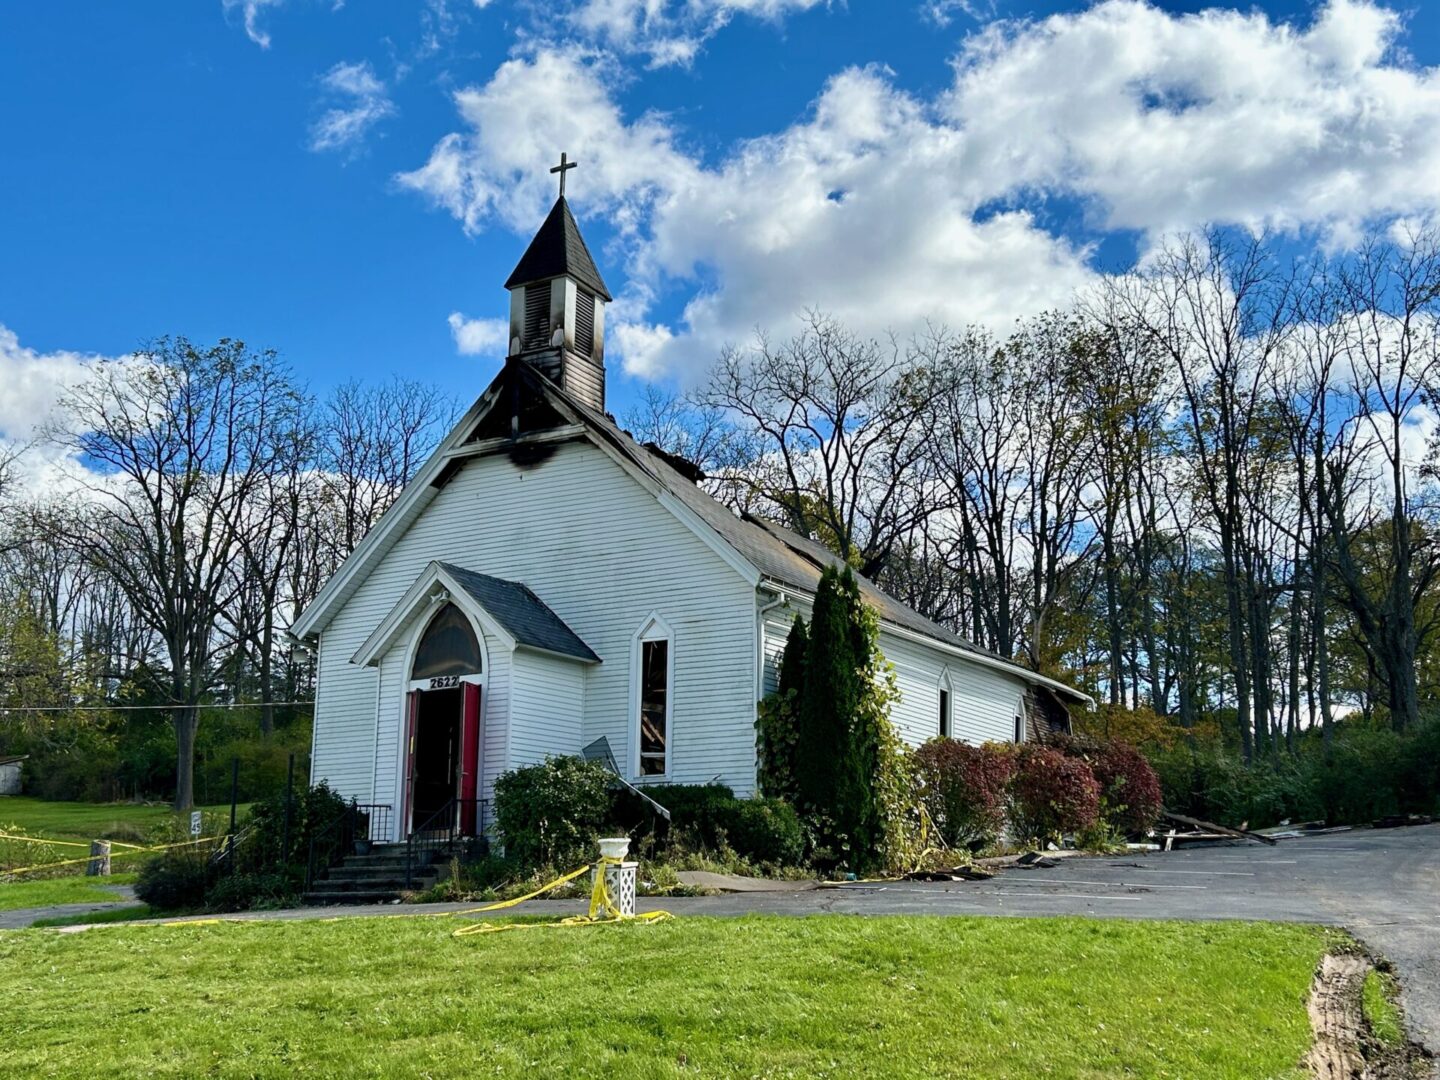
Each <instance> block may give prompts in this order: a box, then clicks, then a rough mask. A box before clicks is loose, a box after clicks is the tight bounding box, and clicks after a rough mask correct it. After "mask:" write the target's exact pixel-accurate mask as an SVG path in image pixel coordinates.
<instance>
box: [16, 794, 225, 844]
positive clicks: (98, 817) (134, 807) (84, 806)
mask: <svg viewBox="0 0 1440 1080" xmlns="http://www.w3.org/2000/svg"><path fill="white" fill-rule="evenodd" d="M200 809H203V810H204V811H205V814H206V825H207V826H208V825H210V823H211V816H212V815H215V817H214V820H215V821H216V822H221V821H222V818H221V817H220V815H222V814H223V815H224V816H223V823H228V822H229V820H230V819H229V815H230V805H229V804H228V803H227V804H226V805H225V806H223V807H221V806H207V807H203V808H200ZM245 810H246V807H245V806H241V807H240V808H239V815H240V817H242V818H243V817H244V816H245ZM189 820H190V816H189V815H188V814H179V815H177V814H176V813H175V811H174V810H172V809H170V807H168V806H164V805H160V806H142V805H139V804H136V803H82V802H49V801H47V800H45V799H32V798H29V797H28V796H24V795H8V796H5V797H4V798H0V826H6V825H18V826H19V827H20V828H21V829H22V830H24V831H25V832H26V833H28V834H30V835H32V836H48V837H51V838H53V839H56V840H97V839H103V838H105V837H106V836H109V835H111V834H123V835H127V836H145V835H146V834H148V833H149V832H150V831H151V830H152V829H154V828H155V827H156V826H158V825H161V824H163V823H166V822H169V821H179V822H183V823H184V824H187V825H188V823H189Z"/></svg>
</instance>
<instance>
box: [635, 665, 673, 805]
mask: <svg viewBox="0 0 1440 1080" xmlns="http://www.w3.org/2000/svg"><path fill="white" fill-rule="evenodd" d="M669 734H670V642H669V641H667V640H665V639H663V638H661V639H659V640H653V641H642V642H641V643H640V775H641V776H664V775H665V771H666V768H665V765H666V756H665V755H666V746H667V743H668V738H669Z"/></svg>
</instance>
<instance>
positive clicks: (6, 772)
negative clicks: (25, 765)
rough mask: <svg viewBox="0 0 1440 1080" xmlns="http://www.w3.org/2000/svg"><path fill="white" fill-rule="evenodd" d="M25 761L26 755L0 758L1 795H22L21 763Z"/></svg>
mask: <svg viewBox="0 0 1440 1080" xmlns="http://www.w3.org/2000/svg"><path fill="white" fill-rule="evenodd" d="M24 760H25V755H23V754H22V755H20V756H19V757H15V756H11V757H4V756H0V795H19V794H20V763H21V762H22V761H24Z"/></svg>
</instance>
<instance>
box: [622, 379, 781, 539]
mask: <svg viewBox="0 0 1440 1080" xmlns="http://www.w3.org/2000/svg"><path fill="white" fill-rule="evenodd" d="M624 424H625V426H626V427H627V428H628V429H629V430H630V432H631V434H632V435H633V436H634V438H635V439H636V440H638V441H639V442H642V443H645V444H648V445H650V446H653V447H655V448H656V449H658V450H660V451H662V452H664V453H666V454H669V455H672V456H674V457H678V458H682V459H684V460H685V461H688V462H690V463H691V464H693V465H694V466H695V467H696V468H698V469H699V470H700V471H701V472H702V473H704V475H705V485H706V487H707V488H708V489H709V491H710V493H711V494H712V495H714V496H715V497H716V498H717V499H719V500H720V501H721V502H723V503H725V504H726V505H727V506H729V507H730V508H731V509H732V510H734V511H736V512H737V513H742V512H747V511H752V510H756V509H757V505H756V504H757V502H758V501H759V500H758V497H757V495H756V491H755V487H754V485H753V484H751V483H750V481H749V478H750V477H751V476H752V475H753V474H754V470H755V468H756V463H757V458H758V457H759V454H760V447H759V440H758V439H757V438H756V436H755V434H754V433H753V432H752V431H749V430H747V429H744V428H741V427H738V426H736V425H735V424H734V423H732V422H731V420H730V418H729V417H728V416H727V415H726V413H725V411H724V410H723V409H720V408H718V407H716V406H715V405H707V404H705V403H703V402H698V401H695V400H692V399H691V398H689V397H685V396H682V395H679V394H674V393H669V392H667V391H665V390H663V389H661V388H660V387H657V386H654V385H647V386H646V387H645V389H644V390H643V391H642V392H641V395H640V401H639V402H638V403H637V404H636V405H634V406H632V407H631V409H630V410H629V411H628V412H627V413H626V414H625V417H624Z"/></svg>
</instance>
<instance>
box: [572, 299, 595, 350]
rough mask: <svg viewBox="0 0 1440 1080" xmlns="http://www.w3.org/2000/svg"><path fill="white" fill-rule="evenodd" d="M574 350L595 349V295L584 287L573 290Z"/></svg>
mask: <svg viewBox="0 0 1440 1080" xmlns="http://www.w3.org/2000/svg"><path fill="white" fill-rule="evenodd" d="M575 351H576V352H579V353H583V354H584V355H586V356H589V355H591V354H592V353H593V352H594V351H595V296H594V294H593V293H589V292H586V291H585V290H584V289H576V290H575Z"/></svg>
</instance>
